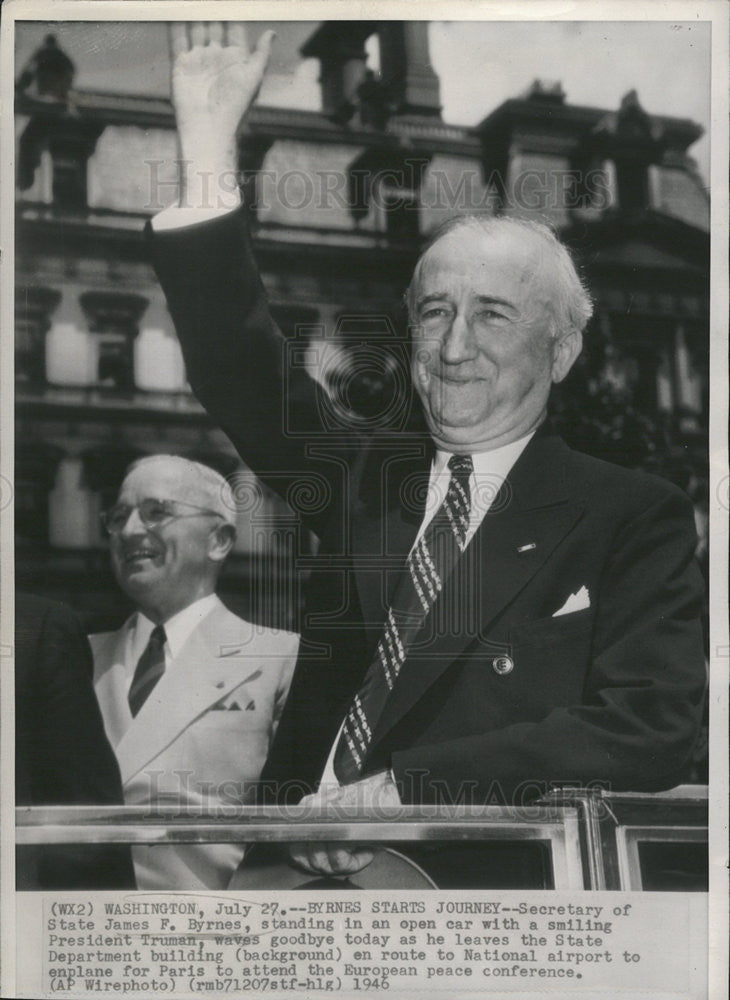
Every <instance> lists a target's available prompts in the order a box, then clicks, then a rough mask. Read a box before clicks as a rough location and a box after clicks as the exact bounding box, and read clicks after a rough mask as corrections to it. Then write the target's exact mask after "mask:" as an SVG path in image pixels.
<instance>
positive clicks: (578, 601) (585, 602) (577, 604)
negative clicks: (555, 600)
mask: <svg viewBox="0 0 730 1000" xmlns="http://www.w3.org/2000/svg"><path fill="white" fill-rule="evenodd" d="M590 606H591V599H590V597H589V595H588V588H587V587H581V588H580V590H578V591H577V592H576V593H575V594H571V595H570V597H569V598H568V600H567V601H566V602H565V604H564V605H563V606H562V608H558V610H557V611H556V612H555V614H554V615H553V618H557V617H558V615H569V614H570V613H571V612H572V611H582V610H583V609H584V608H590Z"/></svg>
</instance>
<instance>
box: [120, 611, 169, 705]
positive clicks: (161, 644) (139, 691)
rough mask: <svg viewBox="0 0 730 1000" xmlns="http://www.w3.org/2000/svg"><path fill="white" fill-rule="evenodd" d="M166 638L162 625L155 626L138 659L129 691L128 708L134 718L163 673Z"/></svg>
mask: <svg viewBox="0 0 730 1000" xmlns="http://www.w3.org/2000/svg"><path fill="white" fill-rule="evenodd" d="M166 640H167V636H166V635H165V629H164V627H163V626H162V625H156V626H155V627H154V628H153V629H152V634H151V635H150V637H149V641H148V642H147V645H146V646H145V649H144V652H143V653H142V655H141V656H140V658H139V661H138V663H137V667H136V669H135V671H134V677H133V678H132V686H131V687H130V689H129V695H128V696H127V697H128V699H129V708H130V711H131V712H132V715H133V716H135V715H136V714H137V713H138V712H139V710H140V708H142V706H143V705H144V703H145V702H146V701H147V699H148V698H149V696H150V695H151V694H152V689H153V688H154V686H155V684H157V682H158V681H159V679H160V677H162V675H163V674H164V672H165V642H166Z"/></svg>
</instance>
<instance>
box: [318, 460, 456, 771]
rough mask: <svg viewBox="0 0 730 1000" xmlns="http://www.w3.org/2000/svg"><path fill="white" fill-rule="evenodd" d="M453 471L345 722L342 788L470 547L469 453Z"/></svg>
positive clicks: (338, 765)
mask: <svg viewBox="0 0 730 1000" xmlns="http://www.w3.org/2000/svg"><path fill="white" fill-rule="evenodd" d="M449 469H450V470H451V478H450V480H449V485H448V489H447V490H446V496H445V497H444V501H443V503H442V504H441V506H440V507H439V509H438V510H437V511H436V513H435V514H434V516H433V518H432V520H431V521H430V522H429V524H428V526H427V527H426V530H425V531H424V533H423V534H422V535H421V537H420V539H419V540H418V542H417V543H416V545H414V547H413V549H412V550H411V552H410V555H409V556H408V559H407V561H406V566H405V569H404V570H403V573H402V574H401V576H400V578H399V581H398V585H397V588H396V592H395V595H394V597H393V603H392V604H391V607H390V609H389V611H388V617H387V620H386V622H385V625H384V627H383V635H382V637H381V639H380V641H379V642H378V645H377V648H376V651H375V658H374V659H373V662H372V663H371V664H370V667H369V668H368V671H367V673H366V675H365V680H364V681H363V683H362V687H361V688H360V690H359V691H358V693H357V694H356V695H355V697H354V699H353V701H352V704H351V705H350V708H349V710H348V713H347V716H346V718H345V724H344V726H343V728H342V734H341V736H340V739H339V741H338V744H337V749H336V750H335V756H334V761H333V765H334V771H335V775H336V777H337V780H338V781H339V782H340V783H341V784H343V785H344V784H347V783H348V782H351V781H357V779H358V778H359V777H360V775H361V773H362V770H363V767H364V765H365V759H366V757H367V753H368V750H369V748H370V743H371V741H372V738H373V732H374V730H375V726H376V725H377V722H378V719H379V718H380V715H381V714H382V711H383V708H384V706H385V703H386V701H387V700H388V696H389V695H390V692H391V691H392V689H393V685H394V683H395V679H396V677H397V676H398V674H399V673H400V669H401V667H402V666H403V663H404V662H405V659H406V656H407V655H408V648H409V645H410V643H411V642H412V641H413V639H414V637H415V636H416V634H417V633H418V631H419V630H420V628H421V626H422V625H423V623H424V621H425V620H426V617H427V615H428V613H429V611H430V610H431V607H432V606H433V604H434V602H435V601H436V598H437V597H438V595H439V593H440V592H441V590H442V589H443V586H444V584H445V583H446V581H447V580H448V578H449V576H450V575H451V571H452V570H453V568H454V566H455V565H456V563H457V561H458V559H459V557H460V555H461V553H462V552H463V551H464V548H465V547H466V534H467V531H468V528H469V514H470V512H471V493H470V489H469V477H470V476H471V473H472V471H473V469H474V465H473V462H472V458H471V455H452V456H451V458H450V459H449Z"/></svg>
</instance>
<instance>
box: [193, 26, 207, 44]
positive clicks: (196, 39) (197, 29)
mask: <svg viewBox="0 0 730 1000" xmlns="http://www.w3.org/2000/svg"><path fill="white" fill-rule="evenodd" d="M207 40H208V27H207V25H206V23H205V21H193V23H192V25H191V26H190V41H191V42H192V43H193V45H205V43H206V41H207Z"/></svg>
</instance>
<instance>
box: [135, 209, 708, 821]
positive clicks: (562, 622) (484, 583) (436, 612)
mask: <svg viewBox="0 0 730 1000" xmlns="http://www.w3.org/2000/svg"><path fill="white" fill-rule="evenodd" d="M152 241H153V242H152V245H153V253H154V260H155V266H156V268H157V272H158V275H159V277H160V280H161V282H162V285H163V288H164V290H165V293H166V295H167V300H168V305H169V307H170V311H171V313H172V315H173V318H174V320H175V323H176V326H177V330H178V334H179V336H180V340H181V342H182V345H183V351H184V353H185V359H186V363H187V368H188V377H189V380H190V383H191V386H192V387H193V390H194V391H195V393H196V394H197V396H198V398H199V399H200V400H201V402H202V403H203V405H204V406H205V407H206V409H207V410H208V411H209V413H210V414H211V416H212V417H213V418H214V420H216V422H217V423H218V424H220V426H221V427H222V428H223V430H224V431H225V432H226V433H227V434H228V435H229V437H230V438H231V440H232V441H233V442H234V444H235V445H236V447H237V448H238V449H239V451H240V454H241V455H242V457H243V458H244V460H245V461H246V462H247V464H248V465H249V466H250V467H251V468H252V469H253V470H254V471H255V472H256V473H257V474H258V475H259V476H261V477H262V479H264V480H265V481H267V482H268V483H269V485H271V486H273V488H274V489H277V490H278V491H279V492H281V493H282V494H283V495H284V496H287V497H288V499H289V500H290V502H292V503H293V505H294V507H295V509H298V510H299V512H300V514H301V517H302V521H303V523H305V524H306V525H307V526H309V527H312V528H313V529H314V530H315V531H316V532H317V534H318V535H319V537H320V540H321V546H320V550H319V555H318V558H317V559H316V560H315V561H314V562H313V563H312V565H311V575H310V579H309V582H308V584H307V588H306V595H305V598H306V599H305V613H304V618H303V622H302V644H301V647H300V656H299V661H298V665H297V668H296V672H295V676H294V680H293V683H292V687H291V692H290V696H289V701H288V703H287V705H286V707H285V710H284V714H283V717H282V721H281V723H280V727H279V732H278V735H277V738H276V741H275V744H274V747H273V749H272V752H271V755H270V757H269V761H268V763H267V765H266V767H265V769H264V773H263V775H262V778H264V779H269V780H270V781H272V782H276V783H278V786H279V797H280V798H284V799H287V800H289V801H292V800H294V799H296V798H297V797H298V796H299V795H300V794H301V793H302V792H304V791H309V790H311V788H312V786H316V784H317V781H318V779H319V777H320V775H321V772H322V768H323V765H324V763H325V760H326V757H327V754H328V752H329V749H330V747H331V744H332V741H333V740H334V738H335V736H336V734H337V730H338V727H339V726H340V724H341V722H342V719H343V718H344V715H345V713H346V711H347V708H348V705H349V702H350V700H351V698H352V696H353V694H354V693H355V691H356V690H357V689H358V687H359V685H360V682H361V680H362V678H363V675H364V673H365V671H366V670H367V667H368V665H369V663H370V661H371V659H372V657H373V654H374V649H375V645H376V643H377V640H378V638H379V636H380V634H381V629H382V623H383V620H384V617H385V612H386V609H387V607H388V604H389V597H390V596H391V595H392V593H393V588H394V584H395V581H396V580H397V575H398V572H399V569H400V568H401V567H402V566H403V564H404V560H405V558H406V555H407V553H408V551H409V549H410V547H411V545H412V543H413V541H414V538H415V535H416V532H417V530H418V526H419V524H420V523H421V520H422V517H423V510H424V502H425V491H424V489H423V485H424V483H425V482H427V477H428V470H429V467H430V462H431V457H432V451H433V446H432V444H431V442H430V439H429V438H428V435H426V434H424V432H423V428H422V425H421V427H420V429H419V425H418V420H417V419H416V420H415V421H414V423H413V425H412V426H411V425H409V424H407V423H403V424H401V425H400V426H399V428H397V429H396V430H395V431H394V430H393V429H392V428H388V429H384V428H382V427H381V428H378V429H376V430H375V432H374V433H372V434H371V435H370V436H369V438H368V439H366V438H364V437H363V436H362V435H356V434H354V433H352V431H351V430H350V431H348V429H347V428H346V427H344V426H343V425H342V424H341V423H340V424H339V425H338V423H337V416H336V414H333V411H332V408H331V407H330V406H329V404H328V403H327V401H326V399H324V397H323V395H322V394H321V393H320V391H319V390H318V388H317V386H316V385H315V383H314V382H313V381H312V380H311V379H310V378H309V377H308V376H307V374H306V373H305V372H304V370H303V369H302V368H301V366H298V365H297V361H296V356H290V352H289V350H288V346H287V343H286V342H285V341H284V340H283V338H282V337H281V335H280V333H279V332H278V330H277V329H276V327H275V325H274V324H273V321H272V319H271V317H270V314H269V311H268V307H267V303H266V297H265V294H264V291H263V288H262V285H261V282H260V279H259V276H258V273H257V270H256V267H255V264H254V261H253V257H252V253H251V249H250V243H249V239H248V236H247V234H246V229H245V224H244V221H243V216H242V215H241V214H240V213H237V214H234V215H231V216H228V217H225V218H223V219H222V220H219V221H216V222H213V223H207V224H204V225H200V226H194V227H190V228H187V229H184V230H177V231H168V232H164V233H160V234H157V235H155V236H153V237H152ZM414 412H415V411H414ZM297 490H299V491H300V492H299V493H297ZM694 546H695V530H694V524H693V516H692V507H691V504H690V502H689V500H688V498H687V497H686V496H685V495H684V494H682V493H681V492H680V491H678V490H677V489H676V488H674V487H673V486H672V485H670V484H669V483H667V482H665V481H663V480H660V479H658V478H655V477H652V476H649V475H645V474H643V473H640V472H633V471H627V470H625V469H621V468H618V467H616V466H613V465H609V464H607V463H604V462H601V461H598V460H595V459H593V458H589V457H587V456H585V455H581V454H578V453H576V452H573V451H571V450H570V449H569V448H568V447H567V446H566V445H565V444H564V443H563V442H562V440H560V439H559V438H557V437H555V436H554V435H552V434H551V433H550V430H549V428H548V427H547V426H543V428H541V429H540V430H539V431H538V433H537V434H536V435H535V437H534V438H533V439H532V441H531V442H530V443H529V445H528V446H527V447H526V449H525V450H524V452H523V453H522V455H521V456H520V458H519V460H518V461H517V463H516V464H515V466H514V468H513V470H512V472H511V474H510V476H509V479H508V482H507V483H506V484H505V486H504V488H503V490H502V492H501V493H500V495H499V496H498V497H497V499H496V501H495V503H494V504H493V507H492V509H491V511H490V512H489V513H488V514H487V516H486V517H485V519H484V521H483V523H482V525H481V527H480V529H479V530H478V532H477V534H476V535H475V537H474V539H473V540H472V542H471V544H470V545H469V546H468V548H467V550H466V552H465V554H464V556H463V557H462V560H461V563H460V564H459V568H458V571H457V572H455V573H454V576H453V577H452V579H451V580H450V581H449V583H448V584H447V586H446V588H445V590H444V592H443V593H442V595H441V597H440V598H439V602H438V603H437V605H436V606H435V607H434V609H432V611H431V614H430V615H429V617H428V619H427V620H426V623H425V625H424V628H423V631H422V633H421V635H420V636H419V643H418V648H417V649H414V650H412V651H411V653H410V654H409V656H408V658H407V660H406V662H405V664H404V666H403V668H402V670H401V673H400V675H399V677H398V679H397V681H396V684H395V687H394V690H393V693H392V695H391V697H390V700H389V702H388V704H387V706H386V708H385V710H384V712H383V715H382V717H381V719H380V720H379V722H378V725H377V729H376V732H375V736H374V740H373V743H372V747H371V753H370V756H369V760H368V766H369V767H370V768H372V769H373V770H376V769H378V768H379V767H381V766H383V765H390V766H392V768H393V770H394V773H395V776H396V778H397V779H398V781H399V782H400V783H401V786H402V791H401V794H402V797H403V798H404V800H405V801H411V802H419V801H420V802H431V801H441V800H447V801H448V800H453V799H458V800H461V801H465V802H479V801H480V802H484V801H494V802H500V801H506V802H512V801H523V800H525V799H528V798H532V797H534V796H535V795H537V794H539V793H541V792H543V791H545V790H547V789H548V788H549V787H550V786H551V785H553V784H568V783H580V784H581V785H586V784H589V783H596V782H600V783H602V784H604V785H605V786H609V787H611V788H613V789H633V790H658V789H663V788H667V787H671V786H672V785H675V784H676V783H678V782H679V781H680V780H681V779H682V777H683V770H684V767H685V765H686V763H687V761H688V759H689V757H690V754H691V751H692V747H693V744H694V742H695V739H696V735H697V731H698V725H699V718H700V710H701V704H702V698H703V691H704V684H705V668H704V659H703V653H702V642H701V631H700V622H699V613H700V595H701V586H702V585H701V580H700V576H699V573H698V571H697V569H696V567H695V565H694V561H693V551H694ZM581 588H586V589H587V591H588V594H589V598H590V607H586V608H584V609H583V610H579V611H577V612H575V613H569V614H564V615H560V616H557V617H554V615H555V612H556V611H557V610H558V609H560V608H561V607H562V606H563V605H564V603H565V602H566V599H567V598H568V597H569V596H570V595H571V594H575V593H577V592H579V591H580V590H581ZM505 656H506V657H509V662H508V666H509V665H510V664H511V665H512V669H511V670H507V671H505V670H504V665H505V663H506V662H507V661H505V660H504V659H503V657H505ZM500 658H502V659H500Z"/></svg>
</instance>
